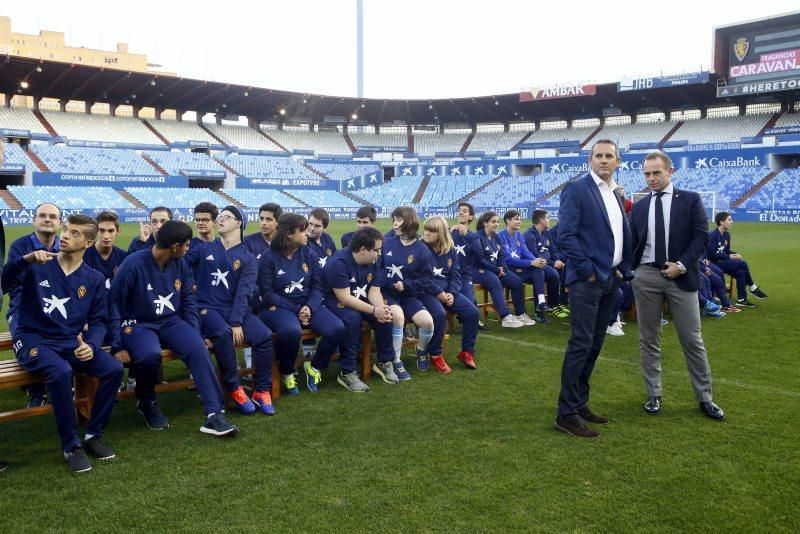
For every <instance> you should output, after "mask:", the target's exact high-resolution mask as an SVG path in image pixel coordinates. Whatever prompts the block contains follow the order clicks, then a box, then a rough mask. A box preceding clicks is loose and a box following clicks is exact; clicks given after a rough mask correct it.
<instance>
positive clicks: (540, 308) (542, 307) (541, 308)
mask: <svg viewBox="0 0 800 534" xmlns="http://www.w3.org/2000/svg"><path fill="white" fill-rule="evenodd" d="M536 311H537V312H538V313H547V312H549V311H553V308H551V307H550V305H549V304H548V303H547V302H540V303H539V304H537V305H536Z"/></svg>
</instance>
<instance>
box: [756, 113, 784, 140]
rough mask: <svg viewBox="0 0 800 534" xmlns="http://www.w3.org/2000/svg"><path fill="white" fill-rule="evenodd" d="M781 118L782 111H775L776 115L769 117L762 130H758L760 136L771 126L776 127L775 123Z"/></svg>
mask: <svg viewBox="0 0 800 534" xmlns="http://www.w3.org/2000/svg"><path fill="white" fill-rule="evenodd" d="M780 118H781V113H775V114H774V115H772V117H770V118H769V120H768V121H767V123H766V124H765V125H764V127H763V128H761V131H760V132H758V135H759V136H761V135H764V132H766V131H767V130H769V129H770V128H774V127H775V123H777V122H778V119H780Z"/></svg>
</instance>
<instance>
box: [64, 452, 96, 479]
mask: <svg viewBox="0 0 800 534" xmlns="http://www.w3.org/2000/svg"><path fill="white" fill-rule="evenodd" d="M64 460H66V461H67V465H68V466H69V468H70V469H72V472H73V473H85V472H86V471H91V470H92V462H91V461H90V460H89V458H88V457H87V456H86V452H85V451H84V450H83V447H81V446H77V447H75V448H74V449H72V450H71V451H69V452H65V453H64Z"/></svg>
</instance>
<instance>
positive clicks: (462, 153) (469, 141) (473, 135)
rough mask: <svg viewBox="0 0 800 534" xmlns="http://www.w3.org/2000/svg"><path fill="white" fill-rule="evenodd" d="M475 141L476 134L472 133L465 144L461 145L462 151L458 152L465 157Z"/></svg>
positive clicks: (465, 140)
mask: <svg viewBox="0 0 800 534" xmlns="http://www.w3.org/2000/svg"><path fill="white" fill-rule="evenodd" d="M473 139H475V132H470V133H469V135H468V136H467V138H466V139H464V144H463V145H461V150H459V151H458V153H459V154H460V155H462V156H463V155H464V153H465V152H466V151H467V150H469V145H470V143H472V140H473Z"/></svg>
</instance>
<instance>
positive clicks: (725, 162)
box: [694, 156, 761, 169]
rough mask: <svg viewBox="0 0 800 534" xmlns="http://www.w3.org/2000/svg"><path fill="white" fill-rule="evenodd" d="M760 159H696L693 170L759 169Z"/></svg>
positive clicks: (754, 157)
mask: <svg viewBox="0 0 800 534" xmlns="http://www.w3.org/2000/svg"><path fill="white" fill-rule="evenodd" d="M760 166H761V159H760V158H759V157H758V156H753V157H752V158H745V157H742V156H738V157H736V158H734V159H725V158H718V157H709V158H698V159H696V160H694V168H695V169H718V168H723V167H760Z"/></svg>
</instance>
